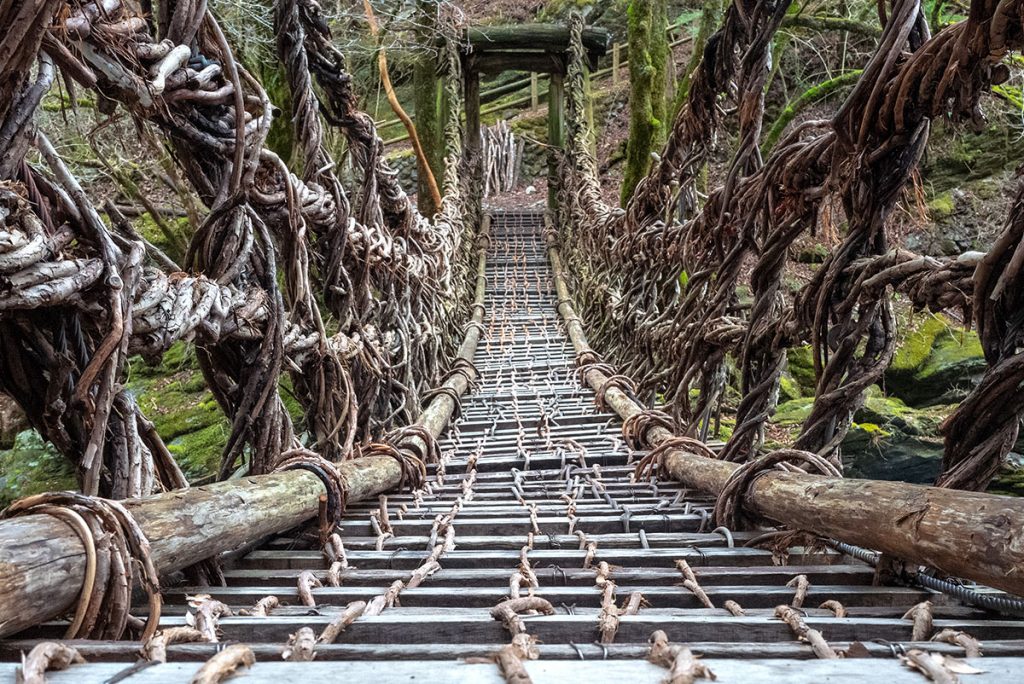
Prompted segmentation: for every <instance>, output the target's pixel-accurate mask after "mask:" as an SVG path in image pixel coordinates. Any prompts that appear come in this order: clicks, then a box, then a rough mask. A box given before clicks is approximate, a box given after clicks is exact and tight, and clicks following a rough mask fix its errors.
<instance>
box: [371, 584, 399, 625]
mask: <svg viewBox="0 0 1024 684" xmlns="http://www.w3.org/2000/svg"><path fill="white" fill-rule="evenodd" d="M403 589H405V582H403V581H402V580H395V581H394V582H392V583H391V586H390V587H388V590H387V591H386V592H384V593H383V594H381V595H380V596H374V597H373V600H372V601H370V603H369V604H368V605H367V606H366V610H364V611H363V615H367V616H373V615H380V614H381V613H383V612H384V611H385V610H387V609H388V608H391V607H392V606H395V605H397V604H398V595H399V594H401V593H402V590H403Z"/></svg>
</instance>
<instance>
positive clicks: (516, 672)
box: [494, 634, 540, 684]
mask: <svg viewBox="0 0 1024 684" xmlns="http://www.w3.org/2000/svg"><path fill="white" fill-rule="evenodd" d="M539 657H540V651H539V650H538V649H537V639H536V637H532V636H530V635H529V634H516V635H515V636H513V637H512V643H510V644H509V645H507V646H504V647H502V649H501V650H500V651H498V652H497V653H496V654H494V661H495V662H496V663H497V665H498V668H499V669H500V670H501V675H502V676H503V677H504V678H505V681H506V682H508V684H529V683H530V682H531V681H533V680H531V679H530V675H529V673H528V672H527V671H526V667H525V666H524V665H523V661H524V660H536V659H537V658H539Z"/></svg>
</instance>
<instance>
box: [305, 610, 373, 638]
mask: <svg viewBox="0 0 1024 684" xmlns="http://www.w3.org/2000/svg"><path fill="white" fill-rule="evenodd" d="M365 610H366V601H353V602H352V603H350V604H348V605H347V606H345V610H343V611H342V613H341V615H339V616H338V617H337V618H335V619H334V620H332V621H331V624H329V625H327V627H325V628H324V631H323V632H321V633H320V637H319V638H318V639H317V641H319V642H320V643H321V644H333V643H334V640H335V639H337V638H338V635H339V634H341V633H342V632H344V631H345V629H346V628H347V627H348V626H349V625H351V624H352V623H353V622H355V621H356V620H357V619H358V618H359V616H360V615H362V614H363V611H365Z"/></svg>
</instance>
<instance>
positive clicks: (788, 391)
mask: <svg viewBox="0 0 1024 684" xmlns="http://www.w3.org/2000/svg"><path fill="white" fill-rule="evenodd" d="M802 396H803V393H802V392H801V391H800V385H799V384H797V381H796V380H794V379H793V376H792V375H789V374H788V373H783V374H782V377H780V378H779V400H780V401H791V400H793V399H799V398H800V397H802Z"/></svg>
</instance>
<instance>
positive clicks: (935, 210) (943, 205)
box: [928, 192, 956, 221]
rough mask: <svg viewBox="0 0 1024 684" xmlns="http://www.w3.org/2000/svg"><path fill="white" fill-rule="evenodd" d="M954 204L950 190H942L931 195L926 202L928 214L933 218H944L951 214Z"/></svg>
mask: <svg viewBox="0 0 1024 684" xmlns="http://www.w3.org/2000/svg"><path fill="white" fill-rule="evenodd" d="M954 211H956V204H955V202H954V201H953V193H952V192H943V193H939V194H938V195H936V196H934V197H932V199H931V200H930V201H929V202H928V216H929V217H930V218H931V219H932V220H933V221H937V220H939V219H944V218H947V217H949V216H952V215H953V212H954Z"/></svg>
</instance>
